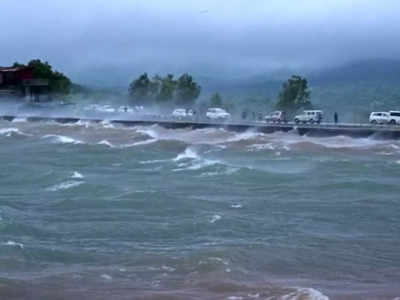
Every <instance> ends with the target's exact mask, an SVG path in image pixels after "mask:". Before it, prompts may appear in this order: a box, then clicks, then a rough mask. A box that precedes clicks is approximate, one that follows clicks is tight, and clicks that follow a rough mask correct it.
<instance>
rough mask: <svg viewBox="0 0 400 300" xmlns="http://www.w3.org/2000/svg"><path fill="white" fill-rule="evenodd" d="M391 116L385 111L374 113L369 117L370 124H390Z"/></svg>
mask: <svg viewBox="0 0 400 300" xmlns="http://www.w3.org/2000/svg"><path fill="white" fill-rule="evenodd" d="M389 118H390V114H389V113H388V112H384V111H374V112H372V113H371V114H370V115H369V122H370V123H371V124H388V123H389V121H390V119H389Z"/></svg>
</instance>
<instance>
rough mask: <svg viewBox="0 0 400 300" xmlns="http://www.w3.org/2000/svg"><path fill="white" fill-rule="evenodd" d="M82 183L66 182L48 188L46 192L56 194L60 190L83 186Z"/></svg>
mask: <svg viewBox="0 0 400 300" xmlns="http://www.w3.org/2000/svg"><path fill="white" fill-rule="evenodd" d="M83 183H84V182H83V181H66V182H62V183H60V184H56V185H53V186H51V187H48V188H47V189H46V190H47V191H50V192H57V191H61V190H68V189H71V188H74V187H77V186H80V185H81V184H83Z"/></svg>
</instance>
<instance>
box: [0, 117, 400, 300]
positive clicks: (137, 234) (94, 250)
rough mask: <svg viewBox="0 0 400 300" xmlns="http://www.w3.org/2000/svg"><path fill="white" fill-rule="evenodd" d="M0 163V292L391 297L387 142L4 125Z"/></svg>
mask: <svg viewBox="0 0 400 300" xmlns="http://www.w3.org/2000/svg"><path fill="white" fill-rule="evenodd" d="M0 166H1V168H0V299H229V300H241V299H243V300H245V299H302V300H303V299H395V298H396V297H399V296H400V285H399V282H400V225H399V219H400V208H399V207H400V187H399V176H400V141H394V140H375V139H352V138H349V137H343V136H338V137H329V138H312V137H306V136H303V137H301V136H299V135H297V134H296V133H295V132H293V133H279V132H278V133H274V134H261V133H257V132H252V131H249V132H244V133H234V132H228V131H226V130H224V129H202V130H191V129H184V130H183V129H180V130H168V129H163V128H161V127H159V126H156V125H155V126H149V127H123V126H117V125H112V124H109V123H107V122H104V123H100V124H91V123H84V122H80V123H77V124H69V125H60V124H56V123H52V122H34V123H30V122H25V120H24V119H16V120H15V121H14V122H7V121H1V122H0ZM397 299H399V298H397Z"/></svg>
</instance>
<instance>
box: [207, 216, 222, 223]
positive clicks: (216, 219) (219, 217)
mask: <svg viewBox="0 0 400 300" xmlns="http://www.w3.org/2000/svg"><path fill="white" fill-rule="evenodd" d="M221 218H222V217H221V216H220V215H213V216H212V217H211V219H210V223H215V222H217V221H219V220H221Z"/></svg>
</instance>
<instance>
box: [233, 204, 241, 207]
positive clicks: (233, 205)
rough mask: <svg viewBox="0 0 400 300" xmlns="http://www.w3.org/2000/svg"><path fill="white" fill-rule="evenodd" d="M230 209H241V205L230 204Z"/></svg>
mask: <svg viewBox="0 0 400 300" xmlns="http://www.w3.org/2000/svg"><path fill="white" fill-rule="evenodd" d="M231 207H232V208H242V207H243V205H242V204H232V205H231Z"/></svg>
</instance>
